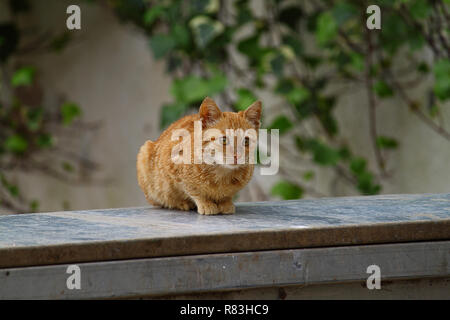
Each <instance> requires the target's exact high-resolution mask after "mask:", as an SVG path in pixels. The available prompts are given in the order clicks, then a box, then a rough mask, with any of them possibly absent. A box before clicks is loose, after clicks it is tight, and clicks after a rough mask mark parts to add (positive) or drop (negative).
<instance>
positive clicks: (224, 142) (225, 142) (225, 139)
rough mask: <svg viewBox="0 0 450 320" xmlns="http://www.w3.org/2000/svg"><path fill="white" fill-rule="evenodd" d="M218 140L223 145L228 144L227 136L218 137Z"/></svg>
mask: <svg viewBox="0 0 450 320" xmlns="http://www.w3.org/2000/svg"><path fill="white" fill-rule="evenodd" d="M220 142H221V143H222V144H223V145H225V144H228V138H227V137H225V136H224V137H222V138H220Z"/></svg>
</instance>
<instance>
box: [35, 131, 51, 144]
mask: <svg viewBox="0 0 450 320" xmlns="http://www.w3.org/2000/svg"><path fill="white" fill-rule="evenodd" d="M36 144H37V145H38V146H39V147H40V148H49V147H51V146H52V145H53V137H52V135H51V134H49V133H42V134H40V135H39V136H38V137H37V139H36Z"/></svg>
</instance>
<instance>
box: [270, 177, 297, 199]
mask: <svg viewBox="0 0 450 320" xmlns="http://www.w3.org/2000/svg"><path fill="white" fill-rule="evenodd" d="M272 195H274V196H279V197H281V198H282V199H283V200H292V199H299V198H301V197H302V196H303V189H302V188H301V187H300V186H299V185H297V184H295V183H292V182H289V181H280V182H278V183H277V184H275V185H274V186H273V187H272Z"/></svg>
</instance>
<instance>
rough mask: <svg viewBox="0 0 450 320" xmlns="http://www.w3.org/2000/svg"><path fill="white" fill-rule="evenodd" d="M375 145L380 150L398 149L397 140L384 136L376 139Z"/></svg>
mask: <svg viewBox="0 0 450 320" xmlns="http://www.w3.org/2000/svg"><path fill="white" fill-rule="evenodd" d="M376 144H377V146H378V147H379V148H381V149H395V148H397V147H398V142H397V140H395V139H394V138H389V137H385V136H378V137H377V139H376Z"/></svg>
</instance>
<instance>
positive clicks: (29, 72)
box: [11, 67, 36, 87]
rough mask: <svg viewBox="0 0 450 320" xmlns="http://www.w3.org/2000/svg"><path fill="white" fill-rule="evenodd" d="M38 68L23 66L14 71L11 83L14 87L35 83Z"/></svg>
mask: <svg viewBox="0 0 450 320" xmlns="http://www.w3.org/2000/svg"><path fill="white" fill-rule="evenodd" d="M35 73H36V69H35V68H33V67H22V68H20V69H18V70H16V72H14V74H13V76H12V79H11V84H12V85H13V87H19V86H29V85H30V84H32V83H33V79H34V75H35Z"/></svg>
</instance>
